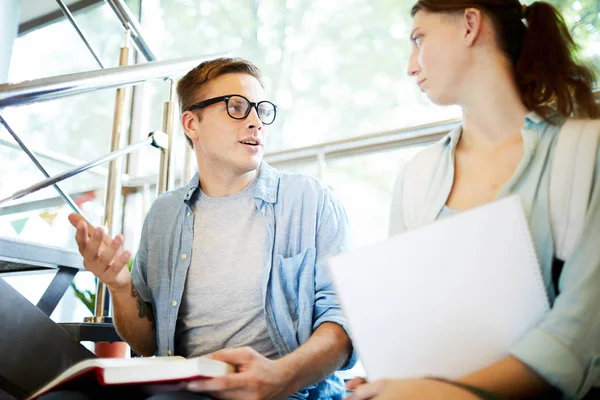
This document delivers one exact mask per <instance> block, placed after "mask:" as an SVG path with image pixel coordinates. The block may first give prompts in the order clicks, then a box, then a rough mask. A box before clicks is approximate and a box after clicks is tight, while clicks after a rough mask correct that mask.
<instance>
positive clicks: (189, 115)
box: [181, 111, 198, 142]
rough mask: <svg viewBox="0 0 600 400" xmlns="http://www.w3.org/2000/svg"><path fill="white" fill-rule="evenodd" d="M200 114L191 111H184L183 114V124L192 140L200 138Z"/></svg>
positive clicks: (184, 129)
mask: <svg viewBox="0 0 600 400" xmlns="http://www.w3.org/2000/svg"><path fill="white" fill-rule="evenodd" d="M196 122H198V116H197V115H195V114H194V113H193V112H191V111H184V113H183V114H181V126H182V128H183V131H184V132H185V134H186V136H187V137H189V138H190V140H191V141H192V142H194V141H195V140H197V139H198V126H197V124H196Z"/></svg>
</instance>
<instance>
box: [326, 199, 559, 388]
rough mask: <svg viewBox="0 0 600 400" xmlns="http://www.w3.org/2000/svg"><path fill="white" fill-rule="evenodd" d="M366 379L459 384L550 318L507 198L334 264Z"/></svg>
mask: <svg viewBox="0 0 600 400" xmlns="http://www.w3.org/2000/svg"><path fill="white" fill-rule="evenodd" d="M328 264H329V270H330V273H331V276H332V278H333V282H334V286H335V288H336V291H337V294H338V296H339V298H340V302H341V305H342V308H343V309H344V312H345V314H346V317H347V319H348V322H349V326H350V330H351V335H352V338H353V341H354V345H355V346H356V349H357V351H358V353H359V356H360V359H361V361H362V363H363V366H364V368H365V371H366V373H367V375H368V378H369V379H379V378H384V377H389V378H411V377H425V376H436V377H444V378H448V379H456V378H459V377H461V376H464V375H466V374H469V373H471V372H474V371H476V370H479V369H481V368H483V367H485V366H487V365H489V364H491V363H493V362H495V361H497V360H500V359H501V358H503V357H504V356H506V355H507V354H508V350H509V349H510V348H511V346H512V345H513V344H515V343H516V342H517V341H518V340H519V339H520V338H522V337H523V336H524V334H525V333H527V332H528V331H530V330H531V329H532V328H534V327H535V326H536V325H537V324H538V323H539V322H540V321H541V320H542V318H543V317H544V316H545V314H546V313H547V312H548V310H549V305H548V299H547V295H546V292H545V288H544V284H543V279H542V275H541V272H540V267H539V263H538V261H537V256H536V253H535V249H534V245H533V242H532V239H531V235H530V233H529V228H528V226H527V222H526V219H525V215H524V212H523V208H522V205H521V202H520V199H519V198H518V197H517V196H511V197H508V198H505V199H503V200H499V201H496V202H494V203H490V204H488V205H485V206H482V207H478V208H475V209H472V210H469V211H464V212H461V213H458V214H456V215H453V216H450V217H447V218H445V219H443V220H440V221H437V222H435V223H433V224H430V225H428V226H425V227H422V228H419V229H415V230H413V231H409V232H404V233H402V234H400V235H397V236H395V237H392V238H390V239H388V240H386V241H383V242H380V243H377V244H375V245H372V246H369V247H366V248H363V249H357V250H352V251H349V252H347V253H344V254H341V255H338V256H335V257H332V258H330V259H329V260H328Z"/></svg>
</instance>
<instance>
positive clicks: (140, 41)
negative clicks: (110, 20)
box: [104, 0, 157, 61]
mask: <svg viewBox="0 0 600 400" xmlns="http://www.w3.org/2000/svg"><path fill="white" fill-rule="evenodd" d="M104 1H105V2H106V4H108V5H109V6H110V8H112V10H113V12H114V13H115V15H116V16H117V18H119V20H120V21H121V23H122V24H123V27H124V28H125V30H129V31H130V32H131V38H132V39H133V43H135V46H136V47H137V49H138V50H139V51H140V53H142V54H143V55H144V57H145V58H146V60H148V61H156V60H157V59H156V56H155V55H154V53H152V50H150V47H149V46H148V43H147V42H146V40H145V39H144V35H143V34H142V27H141V26H140V24H139V23H138V21H137V19H136V18H135V17H134V16H133V14H132V13H131V10H130V9H129V6H128V5H127V4H126V3H125V2H124V1H122V0H104Z"/></svg>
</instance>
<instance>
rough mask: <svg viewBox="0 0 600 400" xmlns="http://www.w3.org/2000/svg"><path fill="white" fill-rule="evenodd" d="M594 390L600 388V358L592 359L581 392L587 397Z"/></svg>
mask: <svg viewBox="0 0 600 400" xmlns="http://www.w3.org/2000/svg"><path fill="white" fill-rule="evenodd" d="M592 388H600V356H598V355H597V356H594V357H592V360H591V362H590V365H589V368H588V369H587V371H586V373H585V378H584V380H583V385H582V386H581V389H580V390H579V394H580V395H585V394H586V393H587V392H589V391H590V390H591V389H592Z"/></svg>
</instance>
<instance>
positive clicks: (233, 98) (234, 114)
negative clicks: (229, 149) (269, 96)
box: [187, 94, 277, 125]
mask: <svg viewBox="0 0 600 400" xmlns="http://www.w3.org/2000/svg"><path fill="white" fill-rule="evenodd" d="M220 101H224V102H225V104H226V106H227V107H226V108H227V114H229V116H230V117H231V118H233V119H244V118H246V117H247V116H248V114H250V111H251V110H252V107H254V108H256V113H257V114H258V118H259V119H260V120H261V121H262V123H263V124H265V125H271V124H272V123H273V121H275V116H276V115H277V106H276V105H275V104H273V103H271V102H270V101H267V100H263V101H259V102H258V103H253V102H251V101H250V100H248V99H247V98H245V97H244V96H242V95H239V94H229V95H227V96H219V97H214V98H212V99H207V100H204V101H201V102H199V103H196V104H194V105H192V106H190V107H189V108H188V109H187V111H193V110H199V109H201V108H204V107H208V106H210V105H213V104H216V103H218V102H220Z"/></svg>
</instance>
